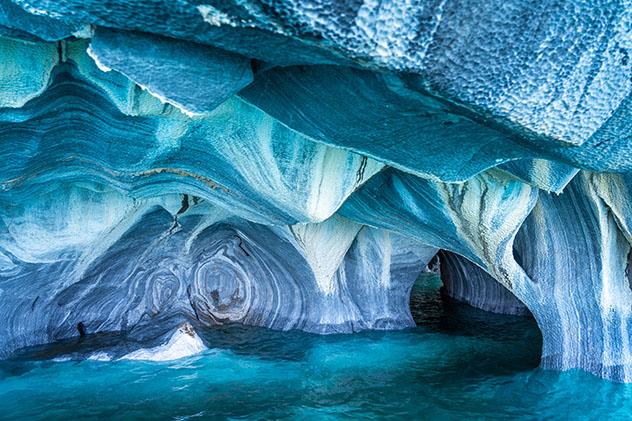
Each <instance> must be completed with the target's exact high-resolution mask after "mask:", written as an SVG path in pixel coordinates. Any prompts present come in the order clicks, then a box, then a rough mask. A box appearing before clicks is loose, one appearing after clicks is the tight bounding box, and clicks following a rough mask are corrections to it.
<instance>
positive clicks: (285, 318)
mask: <svg viewBox="0 0 632 421" xmlns="http://www.w3.org/2000/svg"><path fill="white" fill-rule="evenodd" d="M39 195H40V197H42V200H40V201H37V202H35V203H30V202H27V203H24V204H23V205H22V206H20V207H19V209H14V212H13V213H11V214H4V215H3V222H4V225H5V227H6V230H7V234H6V235H5V237H4V238H2V243H3V248H2V271H1V275H0V288H2V296H1V298H2V301H3V307H2V314H3V316H4V317H6V318H5V323H3V325H2V327H1V329H2V333H3V334H2V338H3V339H2V340H1V341H0V352H1V353H2V354H3V355H6V354H7V353H8V352H10V351H12V350H14V349H16V348H19V347H23V346H26V345H33V344H38V343H45V342H48V341H52V340H58V339H63V338H68V337H72V336H76V335H77V334H78V327H77V326H78V324H79V323H81V325H82V329H83V330H84V331H85V333H96V332H116V331H126V332H131V334H132V335H134V332H135V331H136V330H138V331H140V332H142V335H148V331H147V328H146V326H149V327H152V326H153V327H155V329H158V330H159V329H164V327H165V326H171V325H173V323H176V322H179V321H182V320H190V321H196V322H199V323H203V324H206V325H215V324H222V323H227V322H240V323H244V324H250V325H257V326H266V327H271V328H275V329H303V330H307V331H311V332H319V333H333V332H351V331H357V330H361V329H367V328H378V329H384V328H402V327H406V326H411V325H413V321H412V317H411V315H410V312H409V310H408V306H407V304H408V297H409V293H410V288H411V287H412V284H413V282H414V280H415V279H416V277H417V276H418V274H419V273H420V272H421V270H422V269H423V268H424V266H425V265H426V264H427V262H428V261H429V260H430V258H431V257H432V256H433V255H434V254H435V253H436V249H434V248H431V247H427V246H423V245H421V244H419V243H418V242H415V241H411V240H408V239H406V238H402V237H399V236H397V235H396V234H391V233H388V232H385V231H380V230H376V229H373V228H369V227H363V226H361V225H358V224H356V223H353V222H351V221H347V220H345V219H343V218H341V217H334V218H333V219H330V220H328V221H325V222H322V223H319V224H309V225H303V226H300V227H292V226H277V227H273V226H265V225H261V224H256V223H253V222H249V221H246V220H243V219H241V218H237V217H235V216H234V215H232V214H230V213H229V212H226V211H224V210H222V209H221V208H217V207H214V206H211V205H209V204H207V203H205V202H201V201H199V200H198V199H194V198H190V197H188V196H184V198H183V199H182V201H181V202H180V201H179V200H178V199H180V198H181V197H180V196H171V197H162V198H160V199H158V200H156V199H148V200H142V201H133V200H131V199H128V198H127V197H126V196H125V195H123V194H120V193H117V192H115V191H112V190H108V189H105V188H103V187H102V186H98V185H92V184H87V185H83V186H77V185H71V186H70V187H69V186H67V185H60V186H59V187H58V188H55V189H54V190H52V191H50V192H48V193H47V192H44V191H40V192H39ZM44 204H46V205H47V206H44ZM178 205H179V206H178ZM86 228H89V230H86ZM299 230H300V234H299ZM42 235H47V237H48V238H46V241H42V238H41V236H42ZM33 243H36V244H37V245H38V246H39V248H37V247H36V246H35V245H34V244H33ZM323 243H326V244H328V247H322V246H323V245H324V244H323ZM334 255H335V256H338V258H337V259H332V258H331V257H332V256H334ZM324 266H326V267H324ZM24 314H28V315H29V322H28V323H27V324H25V323H24V320H23V315H24ZM82 334H83V333H82Z"/></svg>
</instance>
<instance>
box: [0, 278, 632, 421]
mask: <svg viewBox="0 0 632 421" xmlns="http://www.w3.org/2000/svg"><path fill="white" fill-rule="evenodd" d="M411 308H412V310H413V314H414V316H415V320H416V321H417V323H418V326H417V327H416V328H414V329H408V330H404V331H398V332H366V333H361V334H355V335H333V336H317V335H311V334H306V333H303V332H294V331H293V332H274V331H270V330H267V329H260V328H252V327H243V326H225V327H220V328H216V329H210V330H207V331H204V332H199V333H200V335H201V336H202V337H203V338H204V340H205V342H206V343H207V344H208V345H209V347H210V348H211V349H210V350H209V351H207V352H205V353H204V354H202V355H199V356H195V357H191V358H187V359H183V360H178V361H173V362H168V363H149V362H138V361H114V362H98V361H62V362H60V361H52V360H51V359H50V358H49V357H50V356H51V355H53V354H55V355H59V354H60V353H63V352H70V351H72V350H73V347H74V348H75V349H74V350H75V351H76V348H77V347H79V346H80V347H88V348H90V349H84V350H82V351H85V352H89V351H92V350H94V348H96V347H98V346H99V344H100V342H99V341H101V344H102V342H103V341H110V342H116V341H123V340H124V339H122V338H121V337H120V336H111V337H105V338H101V339H93V340H92V342H90V341H82V342H81V344H80V343H79V342H77V341H74V342H67V343H65V344H62V345H57V346H56V347H55V346H51V347H45V348H39V349H36V350H31V351H30V353H29V354H24V355H23V356H22V358H20V359H14V360H12V361H5V362H2V363H0V414H2V415H0V416H2V417H8V418H18V417H31V418H39V419H51V418H66V419H69V418H76V417H117V418H134V417H139V418H140V417H144V418H146V417H148V416H151V417H155V418H175V419H185V418H187V417H193V416H200V417H209V418H210V417H219V418H222V417H248V418H262V417H264V418H280V417H289V418H313V417H314V416H317V417H323V416H328V415H330V416H332V417H338V418H339V417H362V416H365V417H367V416H368V417H392V418H401V417H404V416H405V417H423V418H432V417H448V418H455V419H457V418H460V419H463V417H486V418H501V417H508V416H511V417H524V418H533V417H537V418H547V417H556V418H557V417H560V416H562V417H564V418H573V417H580V418H586V417H599V416H604V415H608V416H611V417H629V416H632V411H630V409H629V408H630V404H629V402H630V397H632V385H622V384H615V383H610V382H607V381H603V380H600V379H598V378H596V377H593V376H590V375H587V374H584V373H580V372H575V371H573V372H566V373H555V372H548V371H543V370H540V369H537V365H538V360H539V352H540V346H541V338H540V334H539V331H538V329H537V326H536V325H535V322H534V321H533V320H531V319H525V318H519V317H507V316H496V315H491V314H488V313H484V312H481V311H478V310H475V309H472V308H470V307H467V306H464V305H460V304H457V303H453V302H443V301H442V300H441V298H440V294H439V292H438V279H437V278H436V277H435V276H434V275H426V276H424V277H422V278H420V280H419V282H418V284H417V285H416V286H415V289H414V292H413V297H412V299H411ZM60 347H61V348H60Z"/></svg>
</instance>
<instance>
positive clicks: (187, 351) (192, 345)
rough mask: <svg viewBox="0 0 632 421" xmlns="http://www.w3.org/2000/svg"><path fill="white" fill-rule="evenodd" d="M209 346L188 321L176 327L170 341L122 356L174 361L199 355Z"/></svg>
mask: <svg viewBox="0 0 632 421" xmlns="http://www.w3.org/2000/svg"><path fill="white" fill-rule="evenodd" d="M207 349H208V348H207V347H206V345H204V342H202V339H200V337H199V336H198V334H197V333H196V332H195V330H194V329H193V326H191V325H190V324H188V323H186V324H184V325H182V326H180V327H179V328H178V329H176V331H175V332H173V335H172V336H171V338H170V339H169V341H168V342H167V343H165V344H163V345H160V346H157V347H155V348H149V349H139V350H136V351H134V352H130V353H129V354H127V355H125V356H123V357H121V359H122V360H142V361H172V360H178V359H180V358H186V357H191V356H193V355H197V354H199V353H201V352H203V351H205V350H207Z"/></svg>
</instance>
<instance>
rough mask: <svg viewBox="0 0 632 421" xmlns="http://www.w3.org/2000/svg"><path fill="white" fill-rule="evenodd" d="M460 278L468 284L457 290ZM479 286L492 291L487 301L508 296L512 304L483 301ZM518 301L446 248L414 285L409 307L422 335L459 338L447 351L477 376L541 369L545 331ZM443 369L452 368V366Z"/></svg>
mask: <svg viewBox="0 0 632 421" xmlns="http://www.w3.org/2000/svg"><path fill="white" fill-rule="evenodd" d="M455 259H456V260H455ZM455 261H456V262H459V263H461V264H464V265H463V266H460V267H458V269H459V270H460V271H459V272H458V273H455V265H454V263H455ZM482 274H484V275H486V276H485V277H483V276H482ZM456 282H461V283H464V284H467V286H466V287H465V288H463V287H462V288H455V283H456ZM477 288H478V289H479V290H480V289H483V290H484V292H485V293H487V294H488V296H487V299H488V300H492V301H493V300H496V301H498V300H504V301H507V302H509V303H510V304H511V305H509V306H508V305H499V303H498V302H491V303H490V302H488V303H485V302H484V300H483V299H481V298H482V297H484V294H483V295H481V294H480V291H477V290H476V289H477ZM455 291H456V292H460V293H461V295H458V294H454V293H455ZM464 291H465V292H466V294H465V295H464V294H463V292H464ZM467 294H469V296H468V295H467ZM477 294H478V296H477ZM455 295H456V296H455ZM468 298H475V299H474V300H468ZM514 301H515V302H519V300H518V299H517V298H516V297H515V296H514V295H513V294H512V293H511V292H510V291H508V290H506V289H505V288H504V287H503V286H502V285H500V284H499V283H498V282H497V281H496V280H494V279H493V278H492V277H491V276H489V275H487V274H486V273H484V271H482V270H481V269H480V268H478V267H477V266H475V265H474V264H473V263H471V262H469V261H468V260H467V259H465V258H463V257H461V256H457V255H455V254H453V253H450V252H447V251H445V250H441V251H439V252H438V253H437V255H436V256H435V257H434V258H433V259H432V260H431V261H430V263H429V264H428V266H427V267H426V269H425V270H424V272H422V273H421V274H420V276H419V277H418V278H417V280H416V281H415V283H414V285H413V286H412V289H411V294H410V311H411V315H412V317H413V319H414V321H415V324H416V327H415V330H416V331H418V333H419V334H421V335H423V334H428V335H431V336H432V335H441V336H445V337H449V338H452V340H454V343H455V346H453V347H451V348H447V349H444V350H443V352H446V353H447V354H444V357H446V358H447V359H448V360H450V361H452V362H453V364H454V366H455V367H461V368H463V369H464V370H465V371H466V372H472V373H475V374H474V375H484V373H487V375H495V374H501V373H502V374H503V375H506V374H510V373H519V372H523V371H526V370H533V369H536V368H537V367H538V366H539V364H540V357H541V350H542V333H541V331H540V328H539V327H538V324H537V322H536V320H535V319H534V317H533V315H532V314H531V313H530V312H529V311H528V310H527V309H526V307H523V306H521V307H517V305H516V303H515V302H514ZM520 304H521V303H520ZM503 312H504V313H505V314H503ZM444 369H447V370H449V371H450V370H452V369H453V367H444Z"/></svg>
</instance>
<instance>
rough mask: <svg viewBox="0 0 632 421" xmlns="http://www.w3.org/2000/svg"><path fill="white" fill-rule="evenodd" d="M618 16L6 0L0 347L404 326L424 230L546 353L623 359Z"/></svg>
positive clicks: (560, 363)
mask: <svg viewBox="0 0 632 421" xmlns="http://www.w3.org/2000/svg"><path fill="white" fill-rule="evenodd" d="M631 28H632V4H630V1H629V0H620V1H596V2H586V1H558V2H550V1H545V2H542V3H539V4H535V3H533V2H518V1H502V2H501V1H491V2H488V3H485V4H483V3H481V2H472V1H467V0H455V1H449V2H446V1H435V2H420V1H399V0H396V1H390V2H379V1H362V0H359V1H346V0H345V1H336V2H332V1H324V0H286V1H277V0H261V1H250V0H239V1H237V0H230V1H216V0H209V1H206V2H198V1H191V0H179V1H176V2H174V1H165V0H150V1H144V2H129V1H123V0H111V1H108V2H102V1H94V0H87V1H86V0H81V1H79V0H55V1H52V0H0V139H1V142H0V157H2V158H3V159H1V160H0V314H1V315H2V319H0V320H1V321H0V355H1V356H6V355H9V354H10V353H11V352H12V351H14V350H16V349H18V348H21V347H24V346H27V345H33V344H38V343H46V342H50V341H54V340H58V339H63V338H68V337H73V336H77V335H84V334H86V333H88V334H89V333H95V332H123V333H124V334H126V335H129V336H130V337H131V338H133V339H134V340H142V339H144V338H150V337H153V338H154V339H155V338H156V337H159V336H160V337H162V336H164V334H165V332H168V331H173V330H174V329H175V328H177V327H178V326H182V324H183V323H194V324H196V326H197V324H199V325H209V324H218V323H226V322H239V323H245V324H253V325H259V326H267V327H270V328H274V329H303V330H307V331H311V332H319V333H334V332H352V331H356V330H360V329H371V328H400V327H405V326H409V325H411V324H412V319H411V317H410V314H409V311H408V294H409V291H410V287H411V284H412V282H413V281H414V279H415V277H416V275H417V274H418V273H419V271H420V270H422V268H423V267H424V265H425V264H426V263H427V262H428V261H429V260H430V259H431V257H432V256H433V255H434V254H435V253H436V251H437V250H438V249H442V251H441V256H442V263H443V264H442V268H443V272H442V277H443V279H444V283H445V286H444V288H445V290H446V291H447V293H448V294H449V295H452V296H454V297H456V298H458V299H460V300H462V301H465V302H468V303H470V304H472V305H474V306H478V307H481V308H483V309H487V310H491V311H498V312H509V313H521V312H526V311H527V310H528V311H529V312H531V313H532V314H533V316H534V317H535V319H536V320H537V322H538V324H539V325H540V328H541V330H542V333H543V338H544V348H543V358H542V364H543V366H545V367H549V368H556V369H566V368H581V369H585V370H588V371H590V372H592V373H595V374H597V375H600V376H603V377H607V378H611V379H615V380H620V381H632V350H631V348H630V343H631V342H632V331H631V330H630V327H629V326H630V324H629V323H628V321H629V319H630V312H631V311H632V298H631V295H630V294H631V288H630V275H629V273H630V268H629V265H630V263H629V262H630V258H629V255H630V244H632V219H631V218H632V200H631V199H630V198H631V197H632V196H631V190H630V189H631V188H632V187H630V186H631V185H632V184H631V183H632V179H631V178H630V173H631V172H632V139H631V138H630V136H631V133H632V76H631V75H632V73H631V72H632V29H631ZM161 335H162V336H161ZM156 345H159V344H156ZM196 346H197V345H196ZM151 349H153V348H151ZM95 355H97V354H95ZM132 355H135V354H132Z"/></svg>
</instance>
